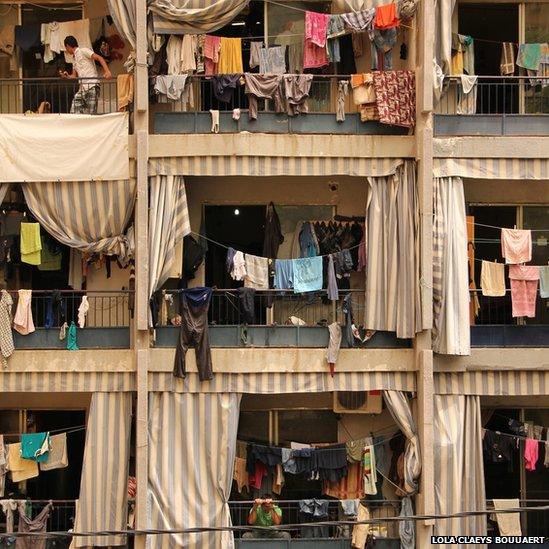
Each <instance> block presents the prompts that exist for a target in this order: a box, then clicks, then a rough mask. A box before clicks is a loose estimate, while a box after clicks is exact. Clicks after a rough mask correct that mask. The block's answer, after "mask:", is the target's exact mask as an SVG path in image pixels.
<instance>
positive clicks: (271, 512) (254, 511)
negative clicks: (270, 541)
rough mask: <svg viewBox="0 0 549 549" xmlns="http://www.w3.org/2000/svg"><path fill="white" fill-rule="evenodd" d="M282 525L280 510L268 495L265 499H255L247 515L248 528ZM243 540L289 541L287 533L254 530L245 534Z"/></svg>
mask: <svg viewBox="0 0 549 549" xmlns="http://www.w3.org/2000/svg"><path fill="white" fill-rule="evenodd" d="M281 523H282V509H280V507H279V506H278V505H276V504H275V503H274V502H273V499H272V496H271V495H270V494H266V495H265V499H256V500H255V502H254V506H253V507H252V508H251V509H250V514H249V515H248V524H249V525H250V526H278V525H279V524H281ZM242 538H243V539H261V538H275V539H290V538H291V536H290V533H289V532H283V531H282V530H274V529H273V530H254V531H252V532H245V533H244V534H243V535H242Z"/></svg>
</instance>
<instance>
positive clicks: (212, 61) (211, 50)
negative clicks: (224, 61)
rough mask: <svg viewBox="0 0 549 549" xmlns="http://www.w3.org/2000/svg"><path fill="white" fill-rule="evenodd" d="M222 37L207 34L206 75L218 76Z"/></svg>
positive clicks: (205, 50) (205, 47)
mask: <svg viewBox="0 0 549 549" xmlns="http://www.w3.org/2000/svg"><path fill="white" fill-rule="evenodd" d="M220 48H221V37H220V36H211V35H209V34H207V35H206V36H205V38H204V68H205V73H206V74H217V63H218V61H219V49H220Z"/></svg>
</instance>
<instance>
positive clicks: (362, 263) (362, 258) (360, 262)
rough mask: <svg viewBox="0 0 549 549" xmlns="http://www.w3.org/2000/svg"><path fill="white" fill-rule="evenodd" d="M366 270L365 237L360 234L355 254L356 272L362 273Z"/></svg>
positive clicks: (363, 234)
mask: <svg viewBox="0 0 549 549" xmlns="http://www.w3.org/2000/svg"><path fill="white" fill-rule="evenodd" d="M365 268H366V235H365V233H364V232H363V233H362V239H361V241H360V244H359V246H358V253H357V267H356V270H357V271H363V270H364V269H365Z"/></svg>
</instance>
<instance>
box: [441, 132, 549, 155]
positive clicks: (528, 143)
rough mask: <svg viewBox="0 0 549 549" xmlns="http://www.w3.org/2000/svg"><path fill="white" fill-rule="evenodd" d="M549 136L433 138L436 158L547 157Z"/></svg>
mask: <svg viewBox="0 0 549 549" xmlns="http://www.w3.org/2000/svg"><path fill="white" fill-rule="evenodd" d="M548 150H549V137H486V136H482V137H480V136H479V137H447V138H435V139H433V155H434V156H435V158H544V159H545V158H547V151H548Z"/></svg>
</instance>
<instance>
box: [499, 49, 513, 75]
mask: <svg viewBox="0 0 549 549" xmlns="http://www.w3.org/2000/svg"><path fill="white" fill-rule="evenodd" d="M499 70H500V73H501V75H502V76H510V75H511V74H514V73H515V50H514V46H513V43H512V42H503V44H502V46H501V62H500V64H499Z"/></svg>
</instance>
